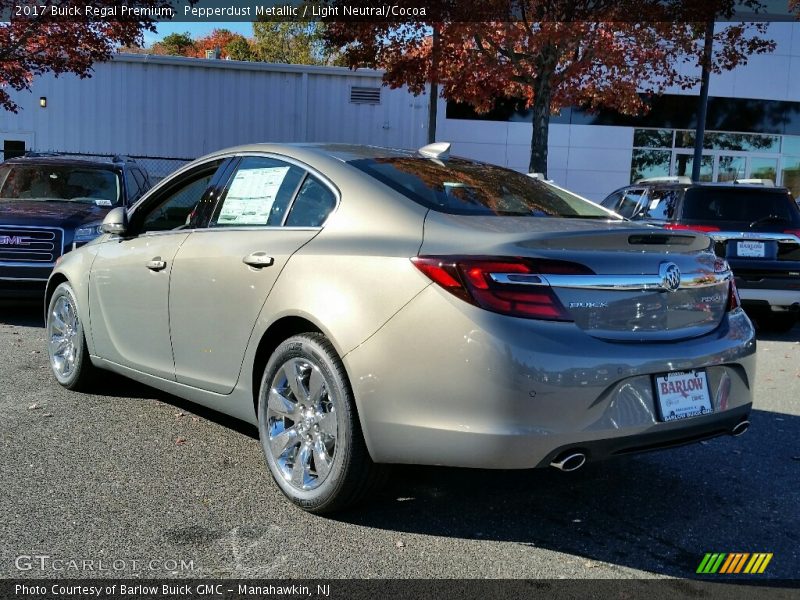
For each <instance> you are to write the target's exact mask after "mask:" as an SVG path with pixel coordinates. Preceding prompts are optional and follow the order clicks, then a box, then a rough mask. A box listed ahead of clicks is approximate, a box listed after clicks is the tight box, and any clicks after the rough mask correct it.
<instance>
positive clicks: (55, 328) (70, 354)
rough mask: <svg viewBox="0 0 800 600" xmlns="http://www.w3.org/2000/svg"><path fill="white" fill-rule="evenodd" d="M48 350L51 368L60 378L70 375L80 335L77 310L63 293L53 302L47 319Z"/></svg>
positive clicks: (79, 342)
mask: <svg viewBox="0 0 800 600" xmlns="http://www.w3.org/2000/svg"><path fill="white" fill-rule="evenodd" d="M47 338H48V350H49V354H50V364H51V365H52V366H53V370H54V371H55V372H56V374H58V375H59V376H60V377H62V378H67V377H69V376H70V375H72V372H73V371H74V370H75V361H76V359H77V356H78V344H82V343H83V339H82V337H81V329H80V322H79V320H78V311H77V310H76V308H75V305H74V304H73V302H72V299H71V298H70V297H69V296H68V295H66V294H64V295H61V296H59V297H58V298H57V299H56V301H55V303H54V304H53V306H52V308H51V311H50V314H49V316H48V319H47Z"/></svg>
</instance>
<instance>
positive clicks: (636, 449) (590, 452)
mask: <svg viewBox="0 0 800 600" xmlns="http://www.w3.org/2000/svg"><path fill="white" fill-rule="evenodd" d="M751 406H752V405H751V404H746V405H744V406H739V407H737V408H734V409H731V410H726V411H723V412H721V413H717V414H712V415H708V416H705V417H701V418H695V419H688V420H687V421H685V422H683V423H680V424H677V423H676V424H675V425H676V426H675V427H674V428H673V429H670V428H666V427H665V428H658V429H655V430H654V431H648V432H645V433H640V434H637V435H630V436H622V437H614V438H608V439H602V440H593V441H590V442H584V443H582V444H577V445H575V444H567V445H565V446H562V447H559V448H556V449H555V450H553V451H552V452H550V454H548V455H547V456H546V457H545V458H544V459H543V460H542V461H541V462H540V463H539V464H538V465H537V466H538V467H548V466H550V463H551V462H553V461H554V460H555V459H556V458H557V457H559V456H562V455H564V454H566V453H568V452H576V451H581V452H583V453H584V454H585V455H586V460H589V461H595V460H605V459H608V458H614V457H615V456H624V455H626V454H639V453H642V452H653V451H655V450H664V449H666V448H675V447H678V446H685V445H687V444H694V443H697V442H700V441H703V440H708V439H711V438H715V437H719V436H721V435H731V434H732V431H733V428H734V427H736V426H737V425H738V424H739V423H741V422H742V421H746V420H747V419H748V417H749V416H750V409H751Z"/></svg>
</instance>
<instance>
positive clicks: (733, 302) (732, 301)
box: [728, 277, 742, 312]
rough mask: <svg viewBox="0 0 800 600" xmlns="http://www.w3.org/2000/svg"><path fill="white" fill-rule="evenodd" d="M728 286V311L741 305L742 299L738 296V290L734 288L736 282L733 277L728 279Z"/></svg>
mask: <svg viewBox="0 0 800 600" xmlns="http://www.w3.org/2000/svg"><path fill="white" fill-rule="evenodd" d="M730 282H731V284H730V287H729V288H728V311H729V312H730V311H732V310H736V309H737V308H739V307H740V306H741V305H742V300H741V298H739V290H738V289H737V288H736V282H735V281H734V280H733V277H731V279H730Z"/></svg>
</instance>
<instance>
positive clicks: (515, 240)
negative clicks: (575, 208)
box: [419, 211, 730, 341]
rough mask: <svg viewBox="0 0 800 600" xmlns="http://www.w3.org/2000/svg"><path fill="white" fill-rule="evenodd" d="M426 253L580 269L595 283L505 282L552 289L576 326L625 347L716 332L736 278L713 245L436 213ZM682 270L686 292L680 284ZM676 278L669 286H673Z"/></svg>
mask: <svg viewBox="0 0 800 600" xmlns="http://www.w3.org/2000/svg"><path fill="white" fill-rule="evenodd" d="M419 254H420V255H426V256H444V255H469V256H491V257H522V258H525V259H532V260H534V262H535V260H536V259H540V260H557V261H568V262H572V263H577V264H578V265H582V266H584V267H587V268H588V269H590V270H591V271H592V272H593V273H594V275H563V274H558V273H541V275H542V277H535V276H530V275H529V276H509V277H506V278H503V277H498V278H497V279H496V280H497V281H501V280H502V281H503V282H505V283H508V284H509V285H512V286H517V287H519V286H523V285H549V286H550V287H551V289H552V290H553V291H554V292H555V294H556V296H557V298H558V300H559V301H560V302H561V303H562V304H563V306H564V308H565V309H566V310H567V311H568V314H569V316H570V317H571V318H572V319H573V320H574V321H575V324H576V325H577V326H578V327H580V328H581V329H583V330H584V331H586V332H587V333H588V334H589V335H592V336H595V337H598V338H603V339H609V340H618V341H673V340H679V339H685V338H689V337H695V336H699V335H703V334H705V333H708V332H709V331H712V330H713V329H715V328H716V327H717V326H718V325H719V323H720V321H721V320H722V317H723V316H724V314H725V311H726V310H727V306H728V294H729V286H730V283H729V281H728V279H729V276H730V273H729V272H728V270H727V265H726V264H725V263H724V261H722V260H719V259H717V257H716V256H715V254H714V252H713V248H712V246H711V241H710V239H709V238H708V237H706V236H704V235H701V234H695V233H693V232H684V231H681V232H673V231H665V230H663V229H658V228H654V227H648V226H642V225H640V224H635V223H630V222H619V221H604V220H595V219H564V218H546V217H471V216H459V215H449V214H444V213H437V212H435V211H431V212H430V213H429V214H428V216H427V218H426V222H425V232H424V239H423V243H422V247H421V248H420V252H419ZM676 270H677V271H679V272H680V275H681V277H680V279H681V282H680V286H679V287H677V289H675V290H671V291H670V290H668V288H669V287H670V286H671V283H676V281H675V279H676V277H675V276H676ZM665 278H668V279H669V280H670V281H667V280H666V279H665Z"/></svg>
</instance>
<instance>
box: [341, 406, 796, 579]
mask: <svg viewBox="0 0 800 600" xmlns="http://www.w3.org/2000/svg"><path fill="white" fill-rule="evenodd" d="M751 420H752V423H753V425H752V427H751V428H750V430H749V431H748V432H747V433H746V434H744V435H743V436H741V437H739V438H732V437H729V436H724V437H721V438H717V439H714V440H709V441H707V442H703V443H701V444H695V445H691V446H685V447H682V448H676V449H671V450H666V451H662V452H657V453H652V454H647V455H638V456H631V457H622V458H617V459H613V460H610V461H606V462H601V463H596V464H590V465H588V466H587V467H585V468H584V469H582V470H580V471H577V472H574V473H562V472H560V471H555V470H549V469H548V470H534V471H484V470H467V469H445V468H437V467H410V466H406V467H395V469H394V470H393V472H392V477H391V484H390V485H389V486H388V487H387V488H386V489H385V490H384V491H382V492H381V493H380V495H379V496H380V497H378V498H375V499H374V500H373V501H372V502H370V503H369V504H367V505H366V506H363V507H360V508H358V509H354V510H351V511H349V512H347V513H345V514H343V515H336V516H335V518H337V519H339V520H341V521H344V522H349V523H352V524H358V525H362V526H367V527H372V528H381V529H386V530H391V531H394V532H399V533H401V534H402V533H403V532H406V533H413V534H423V535H428V536H446V537H452V538H461V539H474V540H491V541H498V542H515V543H518V544H522V545H526V546H530V547H535V548H540V549H548V550H553V551H556V552H560V553H564V554H567V555H574V556H577V557H579V559H580V564H579V568H581V567H582V568H586V569H589V570H587V571H586V576H587V577H591V576H592V571H591V569H592V568H595V567H596V566H597V565H596V564H595V561H602V562H605V563H611V564H615V565H621V566H624V567H631V568H634V569H639V570H642V571H649V572H652V573H657V574H660V575H668V576H675V577H691V576H693V575H694V573H695V571H696V568H697V566H698V564H699V562H700V560H701V559H702V558H703V556H704V554H705V553H706V552H773V553H775V557H774V558H773V561H772V563H771V566H770V568H769V573H768V575H769V576H771V577H779V578H787V579H788V578H795V577H797V565H798V563H797V554H796V547H797V544H798V541H800V539H799V536H800V532H799V531H798V529H797V523H798V516H800V512H798V506H800V494H798V488H797V485H796V483H797V481H798V480H800V448H799V447H798V445H797V440H798V439H800V417H797V416H791V415H786V414H782V413H772V412H765V411H759V410H756V411H753V413H752V419H751ZM487 548H489V547H487ZM570 558H571V557H566V558H565V560H566V559H570ZM519 575H520V576H521V577H533V578H535V577H537V574H536V573H520V574H519Z"/></svg>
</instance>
